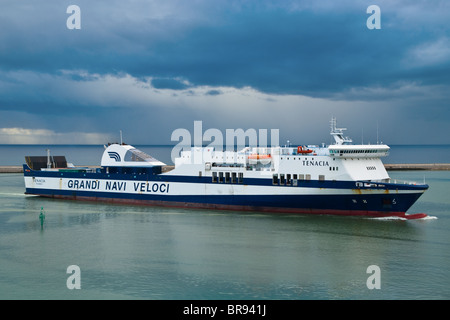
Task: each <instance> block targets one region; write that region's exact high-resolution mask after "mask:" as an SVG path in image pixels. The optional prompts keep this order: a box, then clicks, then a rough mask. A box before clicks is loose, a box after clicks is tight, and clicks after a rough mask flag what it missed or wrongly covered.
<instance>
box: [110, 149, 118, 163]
mask: <svg viewBox="0 0 450 320" xmlns="http://www.w3.org/2000/svg"><path fill="white" fill-rule="evenodd" d="M108 154H109V157H110V158H111V159H114V160H116V162H120V155H119V154H118V153H117V152H114V151H108Z"/></svg>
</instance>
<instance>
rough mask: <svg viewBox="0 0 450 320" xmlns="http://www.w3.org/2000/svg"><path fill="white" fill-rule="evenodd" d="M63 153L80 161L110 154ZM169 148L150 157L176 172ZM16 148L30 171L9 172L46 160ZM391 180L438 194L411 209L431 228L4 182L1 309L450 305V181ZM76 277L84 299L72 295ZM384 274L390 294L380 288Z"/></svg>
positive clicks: (70, 149) (442, 175)
mask: <svg viewBox="0 0 450 320" xmlns="http://www.w3.org/2000/svg"><path fill="white" fill-rule="evenodd" d="M60 148H66V150H65V151H67V152H66V153H65V155H67V158H68V161H69V162H71V160H72V159H71V158H70V156H71V155H73V156H74V158H76V157H77V154H80V152H81V151H82V152H85V156H86V154H87V153H86V150H87V149H89V150H91V151H92V153H95V152H96V151H94V150H95V149H96V148H98V146H97V147H96V148H94V147H93V146H78V147H77V146H75V147H74V146H61V147H60ZM91 148H92V149H91ZM157 148H162V147H155V149H154V150H149V149H150V147H149V148H148V149H144V148H141V150H143V151H145V152H148V153H150V154H152V155H153V156H155V157H156V158H158V159H160V160H162V161H165V162H168V163H169V161H170V158H167V155H166V158H164V157H163V156H162V155H163V154H164V153H167V150H168V151H169V154H170V149H169V148H162V149H157ZM12 149H13V147H10V146H1V147H0V151H2V154H1V157H0V160H1V161H0V165H18V164H21V163H17V162H15V163H11V162H8V163H7V162H6V161H5V158H6V156H5V153H4V151H5V150H6V151H8V150H9V151H10V157H9V159H10V161H11V159H12V158H11V154H12V153H14V152H16V153H17V154H20V153H21V157H22V159H23V156H25V155H45V148H44V151H42V152H40V153H37V152H34V153H33V154H30V152H26V149H27V148H26V147H24V146H16V149H15V151H14V150H13V151H11V150H12ZM19 149H21V150H19ZM36 150H37V149H36ZM56 151H61V150H56ZM62 151H64V150H62ZM162 151H164V152H162ZM102 152H103V149H102V148H100V150H99V151H98V156H97V157H95V156H92V160H94V161H95V162H94V163H93V162H91V161H89V162H84V163H80V161H81V160H82V159H80V161H78V159H75V160H72V161H73V162H74V163H75V164H79V165H96V164H98V162H99V160H100V157H101V154H102ZM52 153H53V154H54V155H63V154H60V152H52ZM78 157H79V156H78ZM86 157H88V156H86ZM89 157H90V156H89ZM87 160H90V158H87ZM22 161H23V160H22ZM435 162H439V161H435ZM441 162H450V161H445V160H443V161H441ZM390 175H391V177H393V178H397V179H399V180H412V181H418V182H422V181H423V180H425V181H426V183H428V184H429V185H430V189H429V190H428V191H427V192H426V193H425V194H424V195H423V196H422V197H421V198H420V199H419V201H418V202H417V203H416V204H415V205H414V206H413V207H412V208H411V210H410V213H418V212H424V213H427V214H428V215H429V217H428V218H426V219H420V220H409V221H406V220H402V219H399V218H385V219H376V218H361V217H333V216H308V215H280V214H266V213H264V214H263V213H258V212H235V211H212V210H192V209H169V208H158V207H146V206H128V205H127V206H125V205H113V204H108V203H95V202H76V201H65V200H52V199H45V198H41V197H36V196H26V195H24V183H23V176H22V175H21V174H0V204H1V206H0V299H33V300H34V299H150V300H179V299H183V300H184V299H188V300H200V299H202V300H204V299H207V300H210V299H214V300H241V299H256V300H310V299H318V300H325V299H338V300H340V299H355V300H358V299H377V300H378V299H442V300H446V299H449V298H450V277H448V272H449V265H450V250H449V249H448V248H449V246H450V234H449V230H450V197H448V190H449V189H450V172H449V171H401V172H400V171H398V172H395V171H394V172H390ZM41 210H43V212H44V213H45V220H43V224H42V225H41V220H40V219H39V215H40V212H41ZM73 266H76V267H77V268H78V269H77V270H78V272H74V273H72V272H73V271H72V270H73V269H71V267H73ZM373 266H375V267H377V268H378V269H377V270H379V272H375V273H373V272H372V271H371V270H373ZM371 268H372V269H371ZM74 275H76V276H77V278H76V279H75V280H76V281H75V282H77V283H78V284H79V285H80V287H79V289H78V288H73V287H71V286H70V284H71V283H72V282H71V279H72V277H73V276H74ZM374 275H376V276H377V278H376V282H377V284H378V285H379V288H370V283H369V282H371V279H373V278H372V277H373V276H374ZM75 282H74V283H75Z"/></svg>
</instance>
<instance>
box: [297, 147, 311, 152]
mask: <svg viewBox="0 0 450 320" xmlns="http://www.w3.org/2000/svg"><path fill="white" fill-rule="evenodd" d="M311 152H313V151H312V150H310V149H303V147H302V146H298V147H297V153H298V154H307V153H311Z"/></svg>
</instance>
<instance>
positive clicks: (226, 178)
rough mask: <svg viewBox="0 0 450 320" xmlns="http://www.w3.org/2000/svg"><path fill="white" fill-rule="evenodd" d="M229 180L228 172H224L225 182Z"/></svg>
mask: <svg viewBox="0 0 450 320" xmlns="http://www.w3.org/2000/svg"><path fill="white" fill-rule="evenodd" d="M229 182H230V173H229V172H225V183H229Z"/></svg>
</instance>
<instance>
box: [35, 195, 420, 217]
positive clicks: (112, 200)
mask: <svg viewBox="0 0 450 320" xmlns="http://www.w3.org/2000/svg"><path fill="white" fill-rule="evenodd" d="M39 196H42V197H47V198H56V199H63V200H79V201H98V202H106V203H117V204H131V205H141V206H142V205H144V206H154V207H169V208H189V209H212V210H229V211H253V212H265V213H287V214H316V215H338V216H365V217H378V218H383V217H399V218H404V219H407V220H413V219H422V218H425V217H427V215H426V214H425V213H416V214H406V213H405V212H397V211H386V212H384V211H362V210H335V209H312V208H277V207H260V206H241V205H223V204H211V203H188V202H175V201H154V200H136V199H119V198H101V197H83V196H76V197H72V196H64V195H39Z"/></svg>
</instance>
